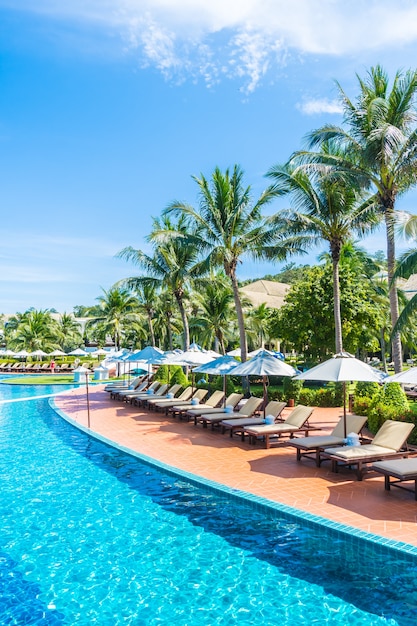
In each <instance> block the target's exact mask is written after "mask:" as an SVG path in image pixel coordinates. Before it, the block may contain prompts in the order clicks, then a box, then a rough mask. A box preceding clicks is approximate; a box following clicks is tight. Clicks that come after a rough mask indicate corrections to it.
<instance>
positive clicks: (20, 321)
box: [7, 309, 59, 352]
mask: <svg viewBox="0 0 417 626" xmlns="http://www.w3.org/2000/svg"><path fill="white" fill-rule="evenodd" d="M7 334H8V337H9V338H10V347H11V348H13V349H15V350H27V351H29V352H33V351H35V350H44V351H46V352H51V351H52V350H55V349H57V348H59V345H58V341H57V339H58V325H57V322H56V321H55V320H54V319H53V317H52V315H51V313H50V311H48V310H39V311H37V310H35V309H29V310H28V311H26V312H25V313H23V314H22V313H17V314H16V316H14V317H12V318H10V320H9V322H8V324H7Z"/></svg>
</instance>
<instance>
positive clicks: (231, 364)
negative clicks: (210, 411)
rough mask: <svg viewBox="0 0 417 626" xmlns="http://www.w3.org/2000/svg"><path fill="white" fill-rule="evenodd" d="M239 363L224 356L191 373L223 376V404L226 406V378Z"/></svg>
mask: <svg viewBox="0 0 417 626" xmlns="http://www.w3.org/2000/svg"><path fill="white" fill-rule="evenodd" d="M239 363H240V361H237V360H236V359H235V358H234V357H232V356H229V355H227V354H226V355H225V356H221V357H218V358H217V359H214V361H210V362H209V363H205V364H204V365H199V366H198V367H195V368H194V369H193V372H197V373H198V374H207V375H208V376H223V391H224V404H226V376H227V374H230V373H231V372H232V370H234V369H235V368H236V366H237V365H239Z"/></svg>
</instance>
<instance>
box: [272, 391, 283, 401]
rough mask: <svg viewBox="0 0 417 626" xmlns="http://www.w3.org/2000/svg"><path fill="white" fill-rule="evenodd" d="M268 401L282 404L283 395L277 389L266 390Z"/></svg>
mask: <svg viewBox="0 0 417 626" xmlns="http://www.w3.org/2000/svg"><path fill="white" fill-rule="evenodd" d="M268 399H269V400H277V401H278V402H282V401H284V394H283V392H282V391H280V390H279V389H268Z"/></svg>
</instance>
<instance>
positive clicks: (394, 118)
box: [295, 65, 417, 372]
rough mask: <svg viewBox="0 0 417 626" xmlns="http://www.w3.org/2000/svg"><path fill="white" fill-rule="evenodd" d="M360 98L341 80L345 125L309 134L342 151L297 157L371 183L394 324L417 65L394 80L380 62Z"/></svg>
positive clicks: (416, 141) (397, 345)
mask: <svg viewBox="0 0 417 626" xmlns="http://www.w3.org/2000/svg"><path fill="white" fill-rule="evenodd" d="M357 78H358V82H359V89H360V91H359V95H358V97H357V99H356V102H353V101H352V100H350V99H349V98H348V96H347V95H346V93H345V92H344V91H343V89H342V88H341V86H340V85H339V84H338V83H336V84H337V87H338V90H339V96H340V101H341V103H342V106H343V112H344V122H345V125H346V128H344V127H338V126H334V125H330V124H329V125H326V126H323V127H322V128H319V129H318V130H315V131H313V132H312V133H311V134H310V136H309V144H310V148H314V147H316V146H322V145H323V144H326V143H327V142H329V141H332V142H334V143H336V145H337V146H338V148H339V150H340V153H339V154H338V155H337V156H334V155H326V156H324V155H323V153H319V154H317V153H312V152H299V153H298V154H296V155H295V159H297V160H298V161H300V160H301V161H302V162H303V163H308V164H309V167H310V168H312V169H313V170H314V169H317V167H320V165H322V164H326V165H328V164H330V165H332V166H333V167H335V168H337V169H338V170H339V172H343V173H344V174H345V175H346V176H348V177H349V178H350V180H351V181H356V184H357V185H360V186H361V187H364V188H366V189H368V191H369V192H370V193H371V194H372V199H373V200H374V202H375V205H376V207H377V208H378V209H379V211H380V215H381V218H382V219H384V221H385V227H386V239H387V262H388V279H389V284H390V292H389V298H390V313H391V322H392V326H393V327H394V328H397V326H396V323H397V320H398V316H399V307H398V297H397V290H396V287H395V280H394V272H395V262H396V255H395V221H396V213H395V207H396V201H397V198H398V197H399V196H400V195H401V194H404V193H405V192H406V191H408V190H409V189H410V188H411V187H413V186H414V185H415V184H416V171H417V132H416V124H415V123H416V106H415V101H416V93H417V71H416V70H414V71H411V70H409V71H407V72H400V71H399V72H397V73H396V74H395V76H394V80H393V82H392V86H391V88H390V83H389V79H388V76H387V74H386V72H385V71H384V70H383V68H382V67H381V66H379V65H377V66H376V67H373V68H371V70H370V71H369V72H368V74H367V76H366V78H365V79H362V78H360V77H359V76H358V77H357ZM392 352H393V360H394V366H395V371H396V372H399V371H401V368H402V354H401V340H400V334H399V332H398V331H395V333H394V336H393V340H392Z"/></svg>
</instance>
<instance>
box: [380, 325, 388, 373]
mask: <svg viewBox="0 0 417 626" xmlns="http://www.w3.org/2000/svg"><path fill="white" fill-rule="evenodd" d="M384 332H385V328H383V327H382V328H381V331H380V337H379V345H380V346H381V361H382V369H383V371H384V372H385V373H386V374H388V369H387V357H386V356H385V355H386V349H387V347H386V345H385V336H384Z"/></svg>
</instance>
